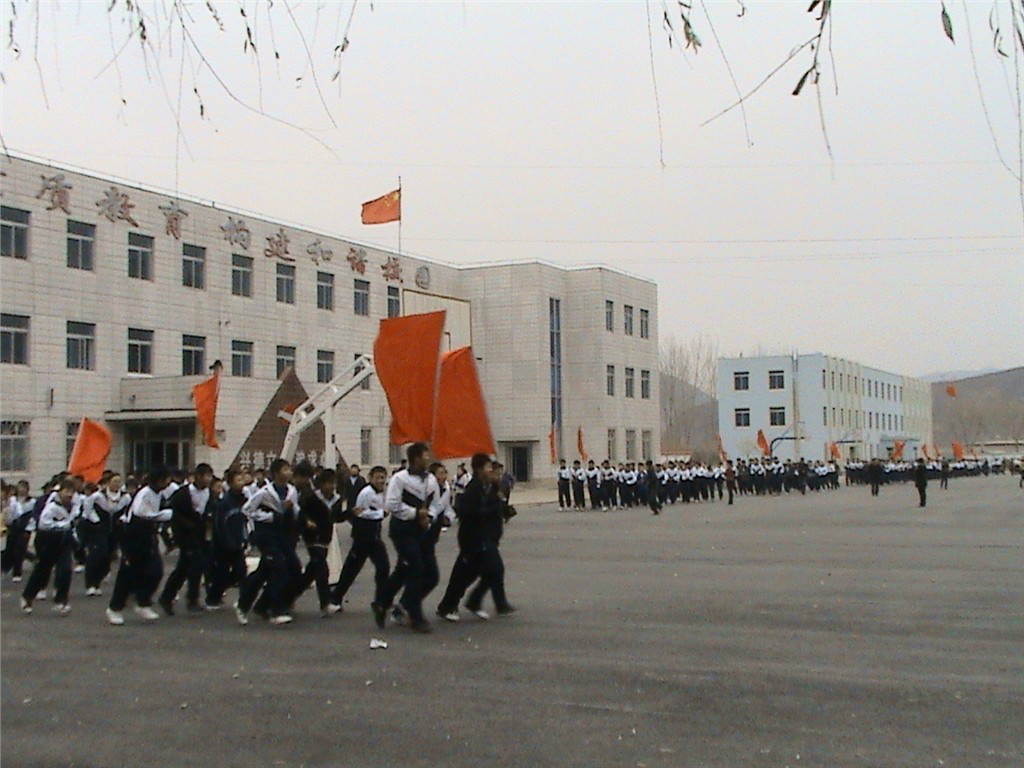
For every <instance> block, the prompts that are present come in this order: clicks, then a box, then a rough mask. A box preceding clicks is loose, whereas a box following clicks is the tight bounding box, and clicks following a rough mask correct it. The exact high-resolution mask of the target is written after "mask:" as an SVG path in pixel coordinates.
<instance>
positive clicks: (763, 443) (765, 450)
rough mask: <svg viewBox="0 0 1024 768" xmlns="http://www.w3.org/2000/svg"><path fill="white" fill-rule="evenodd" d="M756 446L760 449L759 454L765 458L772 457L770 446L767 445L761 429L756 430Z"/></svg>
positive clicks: (766, 439)
mask: <svg viewBox="0 0 1024 768" xmlns="http://www.w3.org/2000/svg"><path fill="white" fill-rule="evenodd" d="M757 445H758V446H759V447H760V448H761V452H762V453H763V454H764V455H765V456H771V455H772V449H771V446H770V445H768V438H767V437H765V436H764V430H763V429H759V430H757Z"/></svg>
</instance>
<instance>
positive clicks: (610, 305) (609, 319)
mask: <svg viewBox="0 0 1024 768" xmlns="http://www.w3.org/2000/svg"><path fill="white" fill-rule="evenodd" d="M604 329H605V330H606V331H614V330H615V302H614V301H607V300H606V301H605V302H604Z"/></svg>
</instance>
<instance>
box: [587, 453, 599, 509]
mask: <svg viewBox="0 0 1024 768" xmlns="http://www.w3.org/2000/svg"><path fill="white" fill-rule="evenodd" d="M587 492H588V493H589V494H590V508H591V509H600V507H601V470H600V469H598V467H597V465H596V464H595V463H594V460H593V459H591V460H590V461H588V462H587Z"/></svg>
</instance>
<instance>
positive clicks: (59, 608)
mask: <svg viewBox="0 0 1024 768" xmlns="http://www.w3.org/2000/svg"><path fill="white" fill-rule="evenodd" d="M53 610H54V611H56V612H57V613H59V614H60V615H61V616H67V615H68V614H70V613H71V606H70V605H68V604H67V603H54V604H53Z"/></svg>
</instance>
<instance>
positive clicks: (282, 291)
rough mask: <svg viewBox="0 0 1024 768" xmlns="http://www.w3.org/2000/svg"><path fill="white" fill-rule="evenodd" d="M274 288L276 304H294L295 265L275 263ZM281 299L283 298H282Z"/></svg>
mask: <svg viewBox="0 0 1024 768" xmlns="http://www.w3.org/2000/svg"><path fill="white" fill-rule="evenodd" d="M275 276H276V279H275V287H276V292H275V293H276V297H277V303H278V304H291V305H293V306H294V304H295V265H294V264H282V263H281V262H278V263H277V268H276V270H275ZM282 297H283V298H282Z"/></svg>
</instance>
